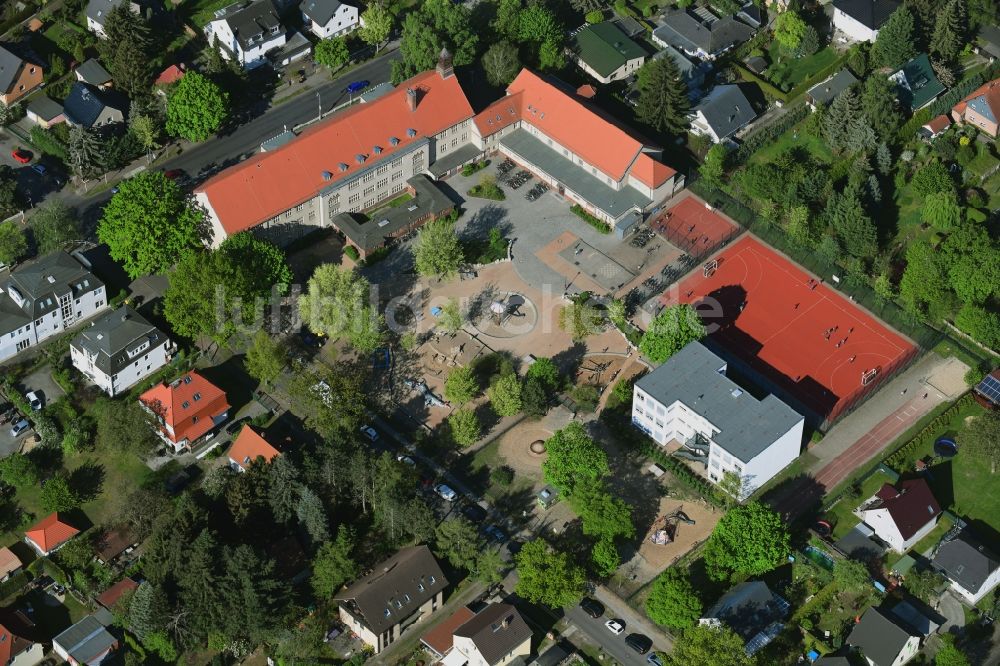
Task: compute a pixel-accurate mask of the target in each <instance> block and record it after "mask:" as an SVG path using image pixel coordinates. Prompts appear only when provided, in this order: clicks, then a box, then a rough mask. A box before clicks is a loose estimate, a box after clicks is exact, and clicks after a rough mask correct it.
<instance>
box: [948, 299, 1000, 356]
mask: <svg viewBox="0 0 1000 666" xmlns="http://www.w3.org/2000/svg"><path fill="white" fill-rule="evenodd" d="M955 326H957V327H958V328H959V329H960V330H962V331H964V332H965V333H968V334H969V335H971V336H972V337H973V338H975V339H976V340H977V341H979V342H980V343H982V344H984V345H986V346H987V347H989V348H990V349H997V348H998V347H1000V314H997V311H996V310H992V309H991V310H987V309H986V308H983V307H980V306H978V305H972V304H966V305H964V306H962V309H961V310H959V311H958V314H956V315H955Z"/></svg>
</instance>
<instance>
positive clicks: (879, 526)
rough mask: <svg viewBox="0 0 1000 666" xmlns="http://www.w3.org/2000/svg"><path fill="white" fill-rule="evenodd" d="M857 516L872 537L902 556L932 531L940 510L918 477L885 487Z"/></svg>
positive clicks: (861, 508)
mask: <svg viewBox="0 0 1000 666" xmlns="http://www.w3.org/2000/svg"><path fill="white" fill-rule="evenodd" d="M857 513H858V515H859V516H860V517H861V520H862V521H864V523H865V525H867V526H868V527H870V528H871V529H872V531H873V532H875V536H877V537H878V538H879V539H881V540H882V541H884V542H885V543H886V544H888V546H889V547H890V548H892V549H893V550H894V551H896V552H897V553H905V552H906V551H908V550H909V549H910V548H912V547H913V546H914V545H915V544H916V543H917V542H918V541H920V540H921V539H923V538H924V537H925V536H927V534H929V533H930V531H931V530H933V529H934V526H935V525H936V524H937V519H938V516H940V515H941V507H940V506H938V503H937V500H936V499H934V494H933V493H931V488H930V486H928V485H927V482H926V481H924V480H923V479H921V478H918V479H909V480H907V481H902V482H900V483H899V485H898V487H894V486H891V485H889V484H888V483H886V484H884V485H883V486H882V487H881V488H880V489H879V491H878V492H877V493H875V495H874V496H873V497H872V498H871V499H869V500H868V501H867V502H865V503H864V504H862V505H861V506H860V507H859V508H858V511H857Z"/></svg>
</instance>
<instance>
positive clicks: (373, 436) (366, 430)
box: [361, 425, 378, 442]
mask: <svg viewBox="0 0 1000 666" xmlns="http://www.w3.org/2000/svg"><path fill="white" fill-rule="evenodd" d="M361 434H362V435H364V436H365V437H366V438H367V439H368V441H369V442H377V441H378V433H377V432H376V431H375V428H373V427H371V426H370V425H363V426H361Z"/></svg>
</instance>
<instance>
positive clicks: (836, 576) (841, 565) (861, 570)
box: [833, 559, 872, 592]
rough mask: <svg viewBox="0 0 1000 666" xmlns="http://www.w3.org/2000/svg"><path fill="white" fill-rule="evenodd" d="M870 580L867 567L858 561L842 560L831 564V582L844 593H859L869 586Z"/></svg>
mask: <svg viewBox="0 0 1000 666" xmlns="http://www.w3.org/2000/svg"><path fill="white" fill-rule="evenodd" d="M871 578H872V577H871V574H869V573H868V567H866V566H865V564H864V563H863V562H859V561H858V560H851V559H842V560H837V561H836V562H834V564H833V580H834V581H836V583H837V587H838V588H839V589H840V590H843V591H844V592H850V591H856V592H860V591H861V590H862V589H864V588H866V587H867V586H868V585H869V584H871Z"/></svg>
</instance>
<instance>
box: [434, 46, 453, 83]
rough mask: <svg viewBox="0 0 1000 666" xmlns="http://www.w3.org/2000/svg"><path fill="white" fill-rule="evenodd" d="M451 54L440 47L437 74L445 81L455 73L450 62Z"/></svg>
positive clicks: (446, 49)
mask: <svg viewBox="0 0 1000 666" xmlns="http://www.w3.org/2000/svg"><path fill="white" fill-rule="evenodd" d="M452 60H453V59H452V57H451V53H449V52H448V48H447V47H444V46H442V47H441V55H439V56H438V64H437V73H438V76H440V77H441V78H442V79H447V78H448V77H449V76H451V75H453V74H454V73H455V66H454V63H453V62H452Z"/></svg>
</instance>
